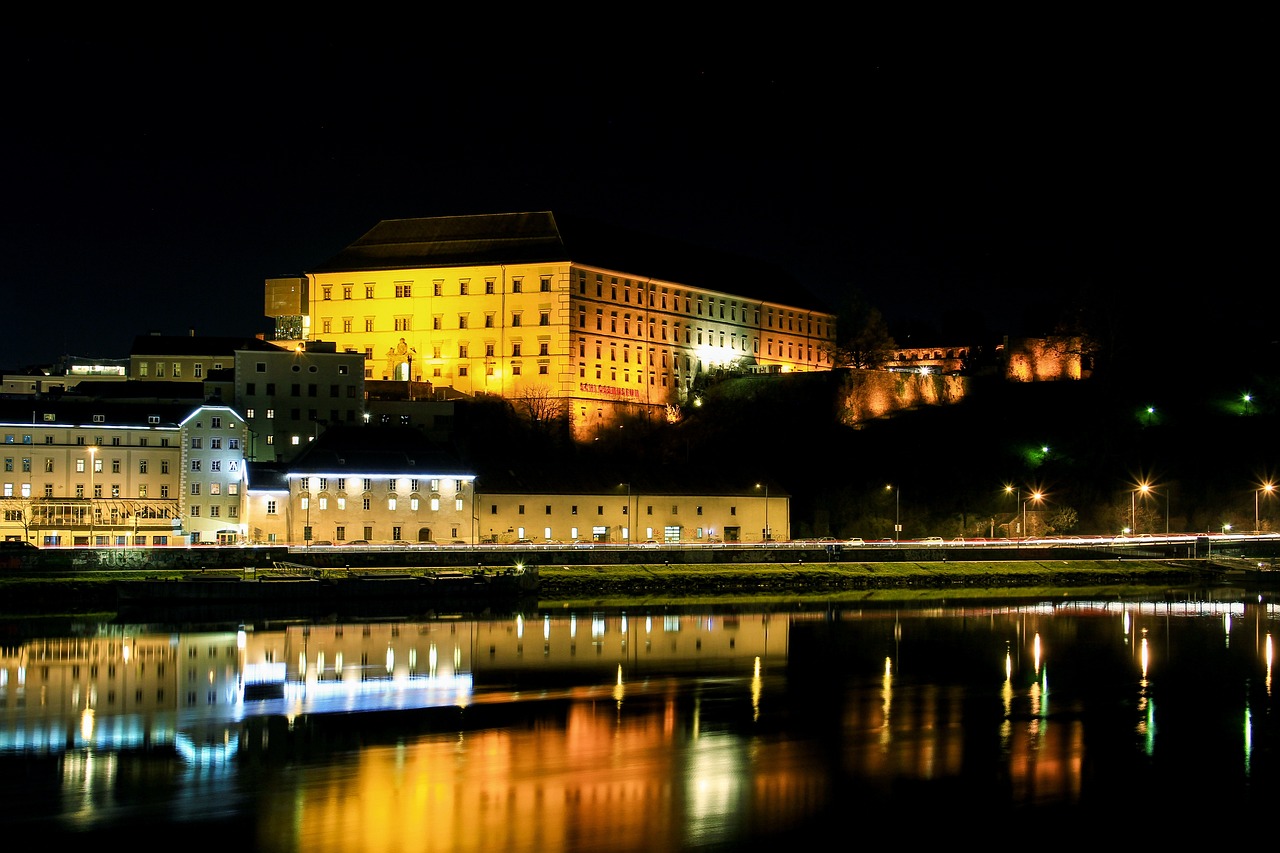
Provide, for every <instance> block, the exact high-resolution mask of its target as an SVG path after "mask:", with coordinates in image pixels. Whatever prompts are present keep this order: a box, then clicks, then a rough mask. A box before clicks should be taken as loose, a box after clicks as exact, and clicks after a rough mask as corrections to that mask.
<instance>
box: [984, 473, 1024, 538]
mask: <svg viewBox="0 0 1280 853" xmlns="http://www.w3.org/2000/svg"><path fill="white" fill-rule="evenodd" d="M1004 493H1005V494H1006V495H1013V508H1014V509H1018V510H1020V511H1021V513H1022V520H1021V521H1020V522H1019V523H1018V537H1019V538H1021V537H1022V535H1023V531H1025V530H1026V529H1027V509H1026V504H1024V503H1023V502H1022V489H1021V488H1019V487H1017V486H1005V487H1004ZM1014 518H1018V515H1017V513H1015V514H1014ZM992 535H993V536H994V535H995V534H992Z"/></svg>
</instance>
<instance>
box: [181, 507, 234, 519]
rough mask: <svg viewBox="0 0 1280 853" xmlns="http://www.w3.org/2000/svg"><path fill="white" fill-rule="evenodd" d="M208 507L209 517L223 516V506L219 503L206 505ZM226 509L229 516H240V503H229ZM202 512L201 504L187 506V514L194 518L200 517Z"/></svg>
mask: <svg viewBox="0 0 1280 853" xmlns="http://www.w3.org/2000/svg"><path fill="white" fill-rule="evenodd" d="M206 509H207V510H208V517H209V518H221V517H222V507H221V506H220V505H219V504H210V505H209V506H208V507H206ZM226 509H227V516H226V517H227V518H238V517H239V516H240V505H239V504H227V507H226ZM200 513H201V507H200V504H191V505H189V506H188V507H187V515H189V516H190V517H192V518H200Z"/></svg>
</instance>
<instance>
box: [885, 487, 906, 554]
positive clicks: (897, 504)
mask: <svg viewBox="0 0 1280 853" xmlns="http://www.w3.org/2000/svg"><path fill="white" fill-rule="evenodd" d="M884 488H885V491H889V490H890V489H892V490H893V541H894V542H897V541H898V539H899V537H901V535H902V487H901V486H895V485H893V484H892V483H890V484H889V485H887V486H885V487H884Z"/></svg>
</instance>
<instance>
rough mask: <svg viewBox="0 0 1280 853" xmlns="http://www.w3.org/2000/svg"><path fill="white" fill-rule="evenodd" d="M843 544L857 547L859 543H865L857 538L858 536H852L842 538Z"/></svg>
mask: <svg viewBox="0 0 1280 853" xmlns="http://www.w3.org/2000/svg"><path fill="white" fill-rule="evenodd" d="M844 544H846V545H852V546H854V547H855V548H856V547H858V546H860V545H866V544H867V543H866V542H863V541H862V540H861V539H858V538H856V537H855V538H853V539H846V540H844Z"/></svg>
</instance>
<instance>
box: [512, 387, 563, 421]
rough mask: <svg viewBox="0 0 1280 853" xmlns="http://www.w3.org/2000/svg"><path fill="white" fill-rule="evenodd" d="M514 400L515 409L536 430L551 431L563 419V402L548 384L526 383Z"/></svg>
mask: <svg viewBox="0 0 1280 853" xmlns="http://www.w3.org/2000/svg"><path fill="white" fill-rule="evenodd" d="M514 402H515V406H516V411H518V412H519V413H520V415H521V416H522V417H523V418H524V419H525V420H527V421H528V422H529V426H531V427H532V428H534V429H536V430H539V431H542V432H552V431H553V430H554V428H555V427H556V426H557V425H558V424H559V423H561V422H562V421H563V420H564V419H565V415H566V411H565V402H564V400H563V399H561V398H560V397H557V396H556V395H555V393H554V392H553V391H552V390H551V388H550V387H549V386H546V385H526V386H525V389H524V393H523V394H522V395H521V396H519V397H517V398H516V399H515V401H514Z"/></svg>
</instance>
